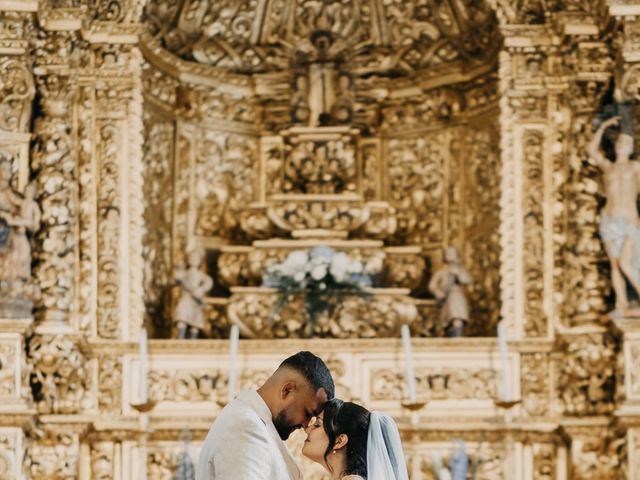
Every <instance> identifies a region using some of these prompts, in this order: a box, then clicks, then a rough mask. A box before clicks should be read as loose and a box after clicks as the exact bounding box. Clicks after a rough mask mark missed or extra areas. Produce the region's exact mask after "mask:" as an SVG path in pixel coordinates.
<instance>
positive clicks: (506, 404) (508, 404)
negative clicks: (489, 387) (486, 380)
mask: <svg viewBox="0 0 640 480" xmlns="http://www.w3.org/2000/svg"><path fill="white" fill-rule="evenodd" d="M493 403H494V404H495V406H496V407H498V408H501V409H503V410H511V409H512V408H513V407H515V406H516V405H518V404H520V403H522V400H521V399H520V400H499V399H497V398H494V399H493Z"/></svg>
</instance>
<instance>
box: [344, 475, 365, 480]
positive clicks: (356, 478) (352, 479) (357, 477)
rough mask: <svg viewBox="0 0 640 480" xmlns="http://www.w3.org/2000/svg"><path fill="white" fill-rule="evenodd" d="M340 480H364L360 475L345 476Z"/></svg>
mask: <svg viewBox="0 0 640 480" xmlns="http://www.w3.org/2000/svg"><path fill="white" fill-rule="evenodd" d="M342 480H364V478H362V477H361V476H360V475H347V476H346V477H342Z"/></svg>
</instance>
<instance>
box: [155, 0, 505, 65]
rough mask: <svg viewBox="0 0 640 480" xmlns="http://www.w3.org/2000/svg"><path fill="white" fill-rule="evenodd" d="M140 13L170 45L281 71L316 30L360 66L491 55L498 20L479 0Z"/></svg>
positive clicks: (299, 2)
mask: <svg viewBox="0 0 640 480" xmlns="http://www.w3.org/2000/svg"><path fill="white" fill-rule="evenodd" d="M147 14H148V15H149V18H150V26H151V32H152V34H154V35H155V36H156V37H158V38H160V39H161V40H162V43H163V45H164V47H165V48H166V49H168V50H169V51H171V52H173V53H174V54H176V55H179V56H180V57H182V58H185V59H187V60H192V61H196V62H199V63H204V64H208V65H214V66H218V67H222V68H225V69H229V70H233V71H237V72H260V71H269V70H271V71H273V70H284V69H286V68H287V65H288V59H289V58H290V57H292V56H294V55H295V54H296V53H299V54H302V55H308V54H310V53H311V52H313V51H314V50H317V49H318V37H317V35H318V34H319V32H322V36H323V37H324V38H326V39H327V40H328V42H329V45H331V51H330V52H331V54H332V55H334V56H335V55H336V53H339V54H341V55H342V56H348V55H351V56H353V57H355V58H354V59H353V60H352V61H353V63H354V64H355V65H356V67H357V68H358V69H360V70H362V72H363V73H371V72H379V73H389V72H397V71H401V72H412V71H413V70H417V69H422V68H426V67H430V66H434V65H439V64H443V63H448V62H451V61H458V60H461V59H465V60H470V59H474V58H477V57H482V58H487V57H489V58H491V56H492V55H493V54H494V53H495V51H496V49H495V45H496V44H497V43H498V42H491V38H492V35H494V34H495V28H496V26H497V22H496V21H495V16H494V15H493V12H492V11H491V9H490V8H489V7H488V5H487V3H486V2H484V1H483V2H477V1H470V0H464V1H445V2H437V3H436V2H428V1H426V0H418V1H416V2H405V1H401V0H391V1H385V2H379V1H378V0H369V1H366V2H357V1H354V0H345V1H340V2H329V1H321V2H318V1H312V0H271V1H269V2H258V1H257V0H242V1H224V2H217V1H216V2H213V1H203V0H181V1H180V2H169V1H166V0H165V1H162V2H153V4H152V5H149V7H148V8H147ZM372 46H380V47H382V48H372ZM365 47H369V48H365Z"/></svg>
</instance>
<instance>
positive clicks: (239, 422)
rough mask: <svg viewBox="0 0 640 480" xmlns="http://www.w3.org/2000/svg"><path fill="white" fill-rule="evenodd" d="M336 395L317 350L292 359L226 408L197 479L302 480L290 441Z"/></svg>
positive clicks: (210, 438)
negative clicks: (256, 387) (290, 436)
mask: <svg viewBox="0 0 640 480" xmlns="http://www.w3.org/2000/svg"><path fill="white" fill-rule="evenodd" d="M333 395H334V385H333V379H332V378H331V374H330V373H329V369H328V368H327V366H326V365H325V364H324V362H323V361H322V360H321V359H320V358H318V357H316V356H315V355H314V354H313V353H311V352H298V353H296V354H295V355H293V356H291V357H289V358H287V359H286V360H285V361H284V362H282V363H281V364H280V366H279V367H278V369H277V370H276V371H275V372H274V373H273V375H271V377H269V379H268V380H267V381H266V382H265V383H264V385H262V386H261V387H260V388H259V389H258V390H257V391H255V390H248V391H246V392H242V393H241V394H240V395H238V397H237V398H236V399H235V400H233V401H231V402H230V403H229V404H228V405H227V406H226V407H225V408H224V409H223V410H222V412H220V415H219V416H218V418H217V419H216V420H215V422H213V426H212V427H211V430H209V434H208V435H207V438H206V439H205V441H204V445H203V446H202V451H201V452H200V459H199V462H198V471H197V474H196V480H287V479H291V480H300V479H301V478H302V475H301V473H300V469H299V467H298V464H297V463H296V461H295V460H294V459H293V457H292V456H291V453H290V452H289V450H288V449H287V446H286V445H285V443H284V440H286V439H287V438H289V435H290V434H291V433H292V432H293V431H294V430H296V429H298V428H301V427H306V426H307V424H308V423H309V422H310V421H311V418H312V417H315V416H316V415H318V414H319V413H320V412H321V411H322V409H323V408H324V404H325V403H326V402H327V400H331V399H332V398H333Z"/></svg>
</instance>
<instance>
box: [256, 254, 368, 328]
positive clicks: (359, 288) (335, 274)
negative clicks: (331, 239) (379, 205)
mask: <svg viewBox="0 0 640 480" xmlns="http://www.w3.org/2000/svg"><path fill="white" fill-rule="evenodd" d="M367 267H368V265H365V264H363V263H362V262H359V261H357V260H353V259H351V258H349V256H348V255H347V254H346V253H344V252H336V251H335V250H333V249H332V248H330V247H325V246H323V247H314V248H312V249H311V250H309V251H304V250H295V251H293V252H291V253H290V254H289V255H288V256H287V258H286V259H285V261H284V262H281V263H276V264H274V265H271V266H270V267H268V268H267V272H266V274H265V275H264V277H263V281H262V285H263V286H265V287H272V288H277V289H278V290H279V293H280V296H279V299H278V302H277V304H276V307H275V309H274V314H277V313H278V312H279V311H280V310H281V309H282V308H283V307H284V306H285V305H286V303H287V301H288V298H289V296H290V295H291V294H303V295H304V303H305V308H306V309H307V312H308V313H309V317H310V319H311V321H312V324H313V323H314V322H315V318H316V316H317V315H318V314H320V313H322V312H325V311H332V310H333V308H334V307H335V304H336V301H339V300H340V299H341V298H342V297H343V296H344V295H345V294H358V295H367V294H368V292H367V288H368V287H371V285H372V275H373V274H374V273H375V272H374V271H372V270H370V269H369V268H367ZM311 331H312V332H313V325H312V328H311Z"/></svg>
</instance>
